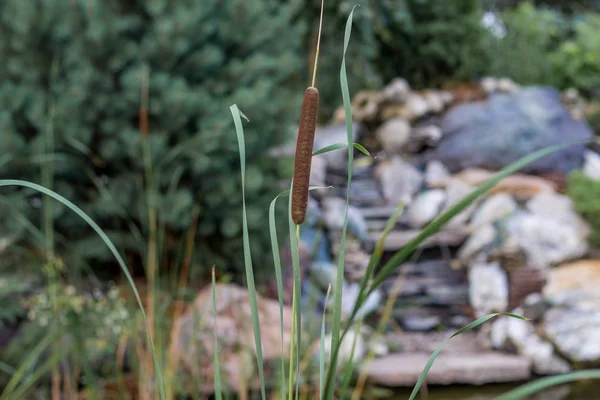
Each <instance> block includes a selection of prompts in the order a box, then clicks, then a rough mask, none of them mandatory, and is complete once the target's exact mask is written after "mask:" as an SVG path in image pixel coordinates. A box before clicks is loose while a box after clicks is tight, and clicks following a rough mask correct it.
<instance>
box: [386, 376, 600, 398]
mask: <svg viewBox="0 0 600 400" xmlns="http://www.w3.org/2000/svg"><path fill="white" fill-rule="evenodd" d="M518 386H520V385H514V384H509V385H505V384H503V385H484V386H446V387H444V386H435V387H429V388H428V396H427V397H417V399H419V400H425V399H427V400H493V399H495V398H496V397H497V396H500V395H502V394H504V393H506V392H508V391H509V390H511V389H514V388H516V387H518ZM410 393H411V389H406V390H397V391H395V392H394V394H393V395H392V396H391V397H389V398H388V400H407V399H408V398H409V397H410ZM530 399H531V400H600V380H593V381H587V382H578V383H572V384H566V385H560V386H555V387H552V388H550V389H547V390H546V391H543V392H540V393H538V394H536V395H534V396H531V397H530Z"/></svg>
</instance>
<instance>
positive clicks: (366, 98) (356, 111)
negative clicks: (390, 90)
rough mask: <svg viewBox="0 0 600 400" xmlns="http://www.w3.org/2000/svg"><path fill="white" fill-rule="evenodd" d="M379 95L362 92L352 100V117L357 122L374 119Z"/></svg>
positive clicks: (372, 92) (377, 109)
mask: <svg viewBox="0 0 600 400" xmlns="http://www.w3.org/2000/svg"><path fill="white" fill-rule="evenodd" d="M380 101H381V94H380V93H378V92H374V91H367V90H362V91H360V92H358V93H357V94H356V95H355V96H354V99H353V100H352V116H353V118H354V119H355V120H357V121H370V120H373V119H375V117H376V116H377V112H378V111H379V103H380Z"/></svg>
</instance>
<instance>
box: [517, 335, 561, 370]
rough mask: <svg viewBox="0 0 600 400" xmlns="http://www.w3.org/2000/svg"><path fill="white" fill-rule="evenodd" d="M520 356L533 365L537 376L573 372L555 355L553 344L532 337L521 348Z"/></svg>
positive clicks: (534, 336) (537, 337) (535, 336)
mask: <svg viewBox="0 0 600 400" xmlns="http://www.w3.org/2000/svg"><path fill="white" fill-rule="evenodd" d="M519 354H520V355H522V356H523V357H525V358H527V359H529V360H531V361H532V363H533V372H535V373H536V374H537V375H559V374H566V373H567V372H570V371H571V366H570V365H569V363H568V362H567V361H565V360H564V359H562V358H561V357H559V356H558V355H556V354H555V353H554V347H553V346H552V344H551V343H549V342H547V341H545V340H542V339H540V337H539V336H537V335H532V336H531V337H530V338H529V339H528V340H527V341H526V342H525V343H524V344H523V347H522V348H521V350H520V352H519Z"/></svg>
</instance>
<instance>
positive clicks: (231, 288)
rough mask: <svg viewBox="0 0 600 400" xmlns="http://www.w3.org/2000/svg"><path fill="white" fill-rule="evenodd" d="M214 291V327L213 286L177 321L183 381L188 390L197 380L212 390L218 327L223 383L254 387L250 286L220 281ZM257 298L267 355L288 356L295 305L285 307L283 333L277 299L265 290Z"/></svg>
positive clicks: (204, 389)
mask: <svg viewBox="0 0 600 400" xmlns="http://www.w3.org/2000/svg"><path fill="white" fill-rule="evenodd" d="M215 294H216V309H217V317H216V327H215V324H214V322H213V302H212V288H211V287H210V286H208V287H207V288H206V289H204V290H202V291H201V292H200V293H199V295H198V297H197V298H196V300H194V303H193V304H191V305H190V307H189V308H188V310H187V311H186V312H185V313H184V314H183V315H182V316H181V317H180V318H179V319H178V320H177V321H176V322H175V324H174V328H173V331H172V334H171V338H172V344H171V346H172V347H171V351H173V353H174V354H176V355H177V357H178V365H180V366H181V368H182V370H183V374H182V375H181V376H182V377H183V378H184V381H185V382H186V384H185V386H186V388H189V389H188V390H189V391H190V392H194V390H195V389H193V386H194V385H198V386H197V389H198V390H200V391H201V392H204V393H206V392H207V391H208V392H211V391H212V389H213V383H212V381H213V376H214V371H213V354H214V335H215V333H216V335H217V338H218V342H219V357H220V359H221V361H220V365H221V367H222V372H221V377H222V381H223V384H224V385H225V386H226V387H229V388H232V389H235V390H243V388H247V387H248V386H249V385H250V386H251V387H256V386H257V384H259V382H258V379H257V376H258V375H257V373H256V371H255V361H254V360H255V356H256V347H255V345H254V330H253V325H252V317H251V312H250V296H249V294H248V291H247V290H246V289H245V288H243V287H241V286H237V285H233V284H217V285H216V287H215ZM257 303H258V312H259V320H260V328H261V340H262V350H263V358H264V360H266V361H269V360H276V359H280V358H281V356H282V355H283V356H284V357H287V354H288V352H287V349H289V346H290V335H289V332H290V330H291V326H292V311H291V309H290V308H289V307H285V309H284V313H283V315H284V320H283V325H284V336H283V338H281V335H280V331H279V303H278V302H277V301H273V300H267V299H264V298H262V297H261V296H257ZM215 329H216V332H214V330H215ZM282 340H283V343H282ZM282 345H283V349H284V350H283V354H282ZM267 374H268V368H267Z"/></svg>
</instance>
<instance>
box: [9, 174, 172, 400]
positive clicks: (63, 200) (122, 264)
mask: <svg viewBox="0 0 600 400" xmlns="http://www.w3.org/2000/svg"><path fill="white" fill-rule="evenodd" d="M3 186H19V187H26V188H29V189H33V190H36V191H38V192H40V193H43V194H45V195H46V196H50V197H52V198H53V199H55V200H57V201H59V202H60V203H62V204H63V205H64V206H66V207H68V208H69V209H71V210H72V211H73V212H74V213H75V214H77V215H78V216H79V217H80V218H81V219H83V220H84V221H85V222H86V223H87V224H88V225H89V226H90V227H91V228H92V229H93V230H94V231H95V232H96V233H97V234H98V236H100V238H101V239H102V241H103V242H104V243H105V244H106V246H107V247H108V248H109V250H110V251H111V253H112V254H113V256H114V257H115V259H116V260H117V262H118V263H119V266H120V267H121V270H122V271H123V274H124V275H125V277H126V278H127V281H128V283H129V286H130V287H131V289H132V290H133V294H134V295H135V299H136V301H137V303H138V306H139V307H140V312H141V314H142V318H143V320H144V325H145V329H146V334H147V336H148V341H149V342H150V350H151V351H152V359H153V362H154V366H155V374H156V379H157V381H158V390H159V396H160V399H161V400H165V399H166V395H165V389H164V384H163V379H162V374H161V372H160V367H159V363H158V359H157V357H156V351H155V347H154V339H153V338H152V335H151V334H150V325H149V323H148V318H147V316H146V312H145V311H144V305H143V303H142V299H141V297H140V294H139V292H138V290H137V288H136V286H135V282H134V281H133V277H132V276H131V274H130V273H129V270H128V268H127V265H126V264H125V261H124V260H123V258H122V257H121V255H120V254H119V252H118V250H117V248H116V247H115V245H114V244H113V243H112V241H111V240H110V239H109V237H108V236H107V235H106V233H105V232H104V231H103V230H102V228H100V226H98V224H96V222H95V221H94V220H93V219H92V218H90V217H89V216H88V215H87V214H86V213H85V212H84V211H83V210H82V209H81V208H79V207H77V206H76V205H75V204H73V203H72V202H71V201H69V200H67V199H66V198H64V197H63V196H61V195H60V194H58V193H56V192H53V191H52V190H49V189H47V188H45V187H43V186H40V185H37V184H35V183H32V182H27V181H21V180H16V179H3V180H0V187H3Z"/></svg>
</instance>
